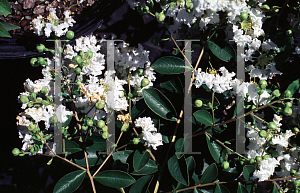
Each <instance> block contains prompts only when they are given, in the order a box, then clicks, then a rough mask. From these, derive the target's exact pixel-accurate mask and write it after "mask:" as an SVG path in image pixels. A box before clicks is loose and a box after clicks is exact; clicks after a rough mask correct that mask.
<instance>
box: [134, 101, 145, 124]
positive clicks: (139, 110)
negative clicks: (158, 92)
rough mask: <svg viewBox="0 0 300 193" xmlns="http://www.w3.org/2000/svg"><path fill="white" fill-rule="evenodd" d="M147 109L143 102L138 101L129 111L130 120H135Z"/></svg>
mask: <svg viewBox="0 0 300 193" xmlns="http://www.w3.org/2000/svg"><path fill="white" fill-rule="evenodd" d="M146 108H147V105H146V104H145V101H144V100H139V101H137V102H136V104H135V105H134V106H133V107H132V109H131V120H134V119H136V118H137V117H138V116H139V115H140V114H142V113H143V112H144V111H145V110H146Z"/></svg>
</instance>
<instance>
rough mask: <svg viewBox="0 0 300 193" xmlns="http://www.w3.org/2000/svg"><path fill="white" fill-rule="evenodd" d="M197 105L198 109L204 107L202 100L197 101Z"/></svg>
mask: <svg viewBox="0 0 300 193" xmlns="http://www.w3.org/2000/svg"><path fill="white" fill-rule="evenodd" d="M195 105H196V107H198V108H199V107H202V105H203V102H202V100H200V99H197V100H196V101H195Z"/></svg>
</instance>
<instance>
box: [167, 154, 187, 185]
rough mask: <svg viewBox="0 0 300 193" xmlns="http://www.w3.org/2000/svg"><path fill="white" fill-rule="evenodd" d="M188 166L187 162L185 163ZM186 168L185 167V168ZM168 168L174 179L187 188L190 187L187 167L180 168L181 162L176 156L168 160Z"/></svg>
mask: <svg viewBox="0 0 300 193" xmlns="http://www.w3.org/2000/svg"><path fill="white" fill-rule="evenodd" d="M184 163H185V164H186V162H184ZM183 167H184V166H183ZM168 168H169V172H170V174H171V175H172V177H173V178H174V179H175V180H177V181H178V182H180V183H182V184H184V185H185V186H188V184H189V182H188V177H189V176H188V173H187V166H186V165H185V168H182V171H183V172H182V171H181V168H180V164H179V160H178V159H177V157H176V156H175V155H173V156H172V157H171V158H170V159H169V160H168Z"/></svg>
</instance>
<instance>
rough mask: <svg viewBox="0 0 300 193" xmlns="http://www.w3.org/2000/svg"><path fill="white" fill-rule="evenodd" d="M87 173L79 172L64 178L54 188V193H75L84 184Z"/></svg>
mask: <svg viewBox="0 0 300 193" xmlns="http://www.w3.org/2000/svg"><path fill="white" fill-rule="evenodd" d="M85 174H86V172H85V171H83V170H77V171H74V172H71V173H68V174H67V175H65V176H64V177H62V178H61V179H60V180H59V181H58V182H57V183H56V185H55V187H54V191H53V192H54V193H69V192H74V191H75V190H76V189H77V188H78V187H79V186H80V184H81V183H82V181H83V179H84V177H85Z"/></svg>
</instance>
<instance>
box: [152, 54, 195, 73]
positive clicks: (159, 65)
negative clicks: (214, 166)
mask: <svg viewBox="0 0 300 193" xmlns="http://www.w3.org/2000/svg"><path fill="white" fill-rule="evenodd" d="M151 67H152V68H153V69H154V70H155V71H156V72H158V73H161V74H181V73H184V69H185V68H189V67H185V66H184V60H183V59H181V58H178V57H175V56H164V57H161V58H159V59H157V60H156V61H155V62H154V63H153V64H152V65H151Z"/></svg>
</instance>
